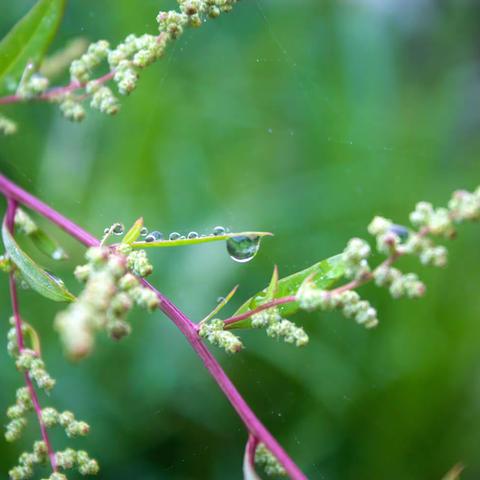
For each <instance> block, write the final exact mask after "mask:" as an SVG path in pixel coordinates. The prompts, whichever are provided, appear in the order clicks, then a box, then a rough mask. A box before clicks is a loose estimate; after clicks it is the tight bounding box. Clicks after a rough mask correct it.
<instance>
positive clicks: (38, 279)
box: [2, 222, 75, 302]
mask: <svg viewBox="0 0 480 480" xmlns="http://www.w3.org/2000/svg"><path fill="white" fill-rule="evenodd" d="M2 238H3V244H4V246H5V250H6V252H7V255H8V257H9V258H10V260H11V261H12V262H13V263H14V264H15V265H16V267H17V268H18V269H19V270H20V272H21V273H22V275H23V278H24V279H25V281H26V282H27V283H28V284H29V285H30V287H31V288H32V289H33V290H35V291H36V292H38V293H39V294H40V295H43V296H44V297H47V298H49V299H50V300H54V301H55V302H71V301H73V300H75V297H74V296H73V295H72V294H71V293H70V292H69V291H68V289H67V288H66V287H65V284H64V283H63V282H62V281H61V280H59V279H57V278H55V277H53V276H52V275H51V274H49V273H48V272H47V271H45V270H44V269H43V268H42V267H40V266H39V265H38V264H37V263H35V261H34V260H33V259H32V258H31V257H30V256H29V255H27V253H25V252H24V251H23V250H22V249H21V248H20V246H19V245H18V244H17V242H16V241H15V239H14V238H13V236H12V235H11V233H10V232H9V231H8V228H7V226H6V225H5V222H4V223H3V225H2Z"/></svg>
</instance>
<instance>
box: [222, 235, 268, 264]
mask: <svg viewBox="0 0 480 480" xmlns="http://www.w3.org/2000/svg"><path fill="white" fill-rule="evenodd" d="M259 248H260V237H259V236H257V235H239V236H238V237H232V238H229V239H228V240H227V252H228V254H229V255H230V257H231V258H232V260H235V261H236V262H239V263H245V262H249V261H250V260H251V259H252V258H253V257H254V256H255V255H256V254H257V252H258V249H259Z"/></svg>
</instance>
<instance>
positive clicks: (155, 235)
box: [145, 230, 163, 243]
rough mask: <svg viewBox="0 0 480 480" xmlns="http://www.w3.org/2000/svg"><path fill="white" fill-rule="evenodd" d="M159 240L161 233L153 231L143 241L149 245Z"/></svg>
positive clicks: (161, 237)
mask: <svg viewBox="0 0 480 480" xmlns="http://www.w3.org/2000/svg"><path fill="white" fill-rule="evenodd" d="M159 240H163V233H162V232H158V231H157V230H154V231H153V232H150V233H149V234H148V235H147V236H146V237H145V241H146V242H148V243H150V242H158V241H159Z"/></svg>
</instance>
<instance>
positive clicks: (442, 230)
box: [410, 202, 455, 238]
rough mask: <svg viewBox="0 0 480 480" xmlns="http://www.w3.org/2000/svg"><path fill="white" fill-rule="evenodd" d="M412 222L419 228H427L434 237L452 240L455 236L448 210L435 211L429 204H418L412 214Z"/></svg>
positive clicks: (438, 209)
mask: <svg viewBox="0 0 480 480" xmlns="http://www.w3.org/2000/svg"><path fill="white" fill-rule="evenodd" d="M410 222H411V223H412V225H413V226H415V227H417V228H427V229H428V231H429V233H430V234H432V235H436V236H444V237H447V238H452V237H453V235H454V234H455V229H454V227H453V221H452V217H451V215H450V211H449V210H448V209H447V208H437V209H434V208H433V206H432V204H431V203H428V202H419V203H417V205H416V206H415V210H414V211H413V212H412V213H411V214H410Z"/></svg>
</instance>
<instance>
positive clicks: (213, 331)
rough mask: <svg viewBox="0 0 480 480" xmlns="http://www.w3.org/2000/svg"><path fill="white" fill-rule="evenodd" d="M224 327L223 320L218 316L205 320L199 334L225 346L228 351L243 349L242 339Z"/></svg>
mask: <svg viewBox="0 0 480 480" xmlns="http://www.w3.org/2000/svg"><path fill="white" fill-rule="evenodd" d="M223 327H224V323H223V320H220V319H218V318H213V319H211V320H205V321H203V322H201V323H200V328H199V330H198V334H199V335H200V336H201V337H203V338H205V339H206V340H207V341H208V342H210V343H211V344H212V345H216V346H217V347H220V348H223V349H224V350H225V351H226V352H227V353H237V352H239V351H240V350H242V348H243V344H242V342H241V340H240V339H239V338H238V337H237V336H236V335H234V334H233V333H232V332H229V331H228V330H224V329H223Z"/></svg>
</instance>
